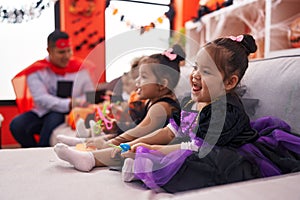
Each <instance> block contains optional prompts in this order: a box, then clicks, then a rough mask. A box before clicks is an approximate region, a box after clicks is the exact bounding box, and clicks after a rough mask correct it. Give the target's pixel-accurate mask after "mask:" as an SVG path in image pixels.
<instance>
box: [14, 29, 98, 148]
mask: <svg viewBox="0 0 300 200" xmlns="http://www.w3.org/2000/svg"><path fill="white" fill-rule="evenodd" d="M47 45H48V46H47V51H48V54H49V55H48V56H47V57H46V58H45V59H43V60H38V61H36V62H35V63H33V64H32V65H30V66H29V67H27V68H26V69H24V70H23V71H21V72H20V73H18V74H17V75H16V76H15V77H14V78H13V80H12V83H13V86H14V89H15V92H16V103H17V105H18V108H19V111H20V112H22V114H20V115H18V116H16V117H15V118H14V119H13V120H12V121H11V123H10V131H11V133H12V135H13V136H14V138H15V139H16V140H17V141H18V142H19V143H20V144H21V146H22V147H38V146H39V147H46V146H49V138H50V136H51V134H52V131H53V129H54V128H56V127H57V126H58V125H60V124H61V123H63V122H64V121H65V115H66V114H67V113H69V111H70V110H71V108H72V107H73V106H78V105H82V103H84V102H85V93H86V92H87V91H92V90H95V84H94V83H93V81H92V79H91V76H90V75H89V72H88V70H87V67H92V65H89V66H87V65H83V62H82V60H80V59H78V58H74V57H72V56H73V52H72V48H71V44H70V39H69V35H68V34H67V33H65V32H61V31H58V30H55V31H54V32H52V33H51V34H50V35H49V36H48V38H47ZM27 87H28V88H27ZM35 134H39V135H40V138H39V141H38V142H37V141H36V140H35V138H34V135H35Z"/></svg>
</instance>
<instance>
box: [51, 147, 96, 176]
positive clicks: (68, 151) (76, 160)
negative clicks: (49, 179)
mask: <svg viewBox="0 0 300 200" xmlns="http://www.w3.org/2000/svg"><path fill="white" fill-rule="evenodd" d="M54 151H55V153H56V155H57V156H58V157H59V158H60V159H62V160H64V161H67V162H69V163H70V164H72V165H74V167H75V168H76V169H78V170H80V171H84V172H88V171H90V170H92V169H93V168H94V167H95V164H96V163H95V158H94V156H93V154H92V153H91V152H83V151H77V150H75V149H73V148H71V147H69V146H67V145H65V144H62V143H58V144H56V145H55V146H54Z"/></svg>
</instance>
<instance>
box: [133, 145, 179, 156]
mask: <svg viewBox="0 0 300 200" xmlns="http://www.w3.org/2000/svg"><path fill="white" fill-rule="evenodd" d="M139 146H143V147H146V148H147V149H152V150H157V151H159V152H161V153H163V154H165V155H166V154H168V153H171V152H173V151H176V150H178V149H180V148H181V144H173V145H149V144H145V143H137V144H135V145H133V146H132V147H131V152H135V151H136V148H137V147H139Z"/></svg>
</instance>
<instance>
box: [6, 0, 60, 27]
mask: <svg viewBox="0 0 300 200" xmlns="http://www.w3.org/2000/svg"><path fill="white" fill-rule="evenodd" d="M56 1H57V0H37V1H36V2H32V3H31V4H30V5H28V4H25V5H22V6H20V8H10V7H9V6H5V5H0V18H1V19H0V21H1V22H6V23H23V22H28V21H30V20H33V19H36V18H38V17H40V16H41V14H42V12H43V11H44V10H45V9H46V8H48V7H50V4H51V3H55V2H56ZM24 2H25V1H24Z"/></svg>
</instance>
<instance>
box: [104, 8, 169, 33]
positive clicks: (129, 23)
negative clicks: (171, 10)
mask: <svg viewBox="0 0 300 200" xmlns="http://www.w3.org/2000/svg"><path fill="white" fill-rule="evenodd" d="M108 8H110V9H111V14H112V15H114V16H116V17H119V19H120V21H121V22H124V23H125V24H126V26H128V27H129V28H130V29H140V34H144V33H145V32H147V31H150V30H151V29H154V28H155V27H156V26H157V25H159V24H162V23H163V22H164V20H165V19H166V18H168V17H167V15H166V13H164V14H163V15H161V16H159V17H157V18H156V19H155V20H154V21H152V22H150V23H149V24H147V25H142V26H141V25H136V24H135V23H134V22H132V21H130V19H127V17H126V16H125V15H124V14H122V13H120V11H119V9H118V8H116V7H115V6H113V5H111V4H110V5H109V7H108Z"/></svg>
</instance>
